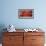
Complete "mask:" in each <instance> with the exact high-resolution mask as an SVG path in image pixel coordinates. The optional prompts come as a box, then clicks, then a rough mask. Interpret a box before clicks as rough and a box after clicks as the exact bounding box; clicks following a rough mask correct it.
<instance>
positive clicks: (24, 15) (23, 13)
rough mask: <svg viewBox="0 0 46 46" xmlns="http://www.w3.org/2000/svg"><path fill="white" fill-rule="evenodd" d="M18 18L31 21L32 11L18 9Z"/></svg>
mask: <svg viewBox="0 0 46 46" xmlns="http://www.w3.org/2000/svg"><path fill="white" fill-rule="evenodd" d="M18 18H20V19H33V18H34V9H18Z"/></svg>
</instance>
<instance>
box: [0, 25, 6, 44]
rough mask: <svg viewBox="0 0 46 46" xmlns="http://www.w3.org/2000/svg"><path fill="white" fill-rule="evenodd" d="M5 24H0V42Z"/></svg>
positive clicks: (0, 41)
mask: <svg viewBox="0 0 46 46" xmlns="http://www.w3.org/2000/svg"><path fill="white" fill-rule="evenodd" d="M4 28H6V27H5V25H4V24H0V43H2V36H3V32H5V31H6V29H5V30H4Z"/></svg>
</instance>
